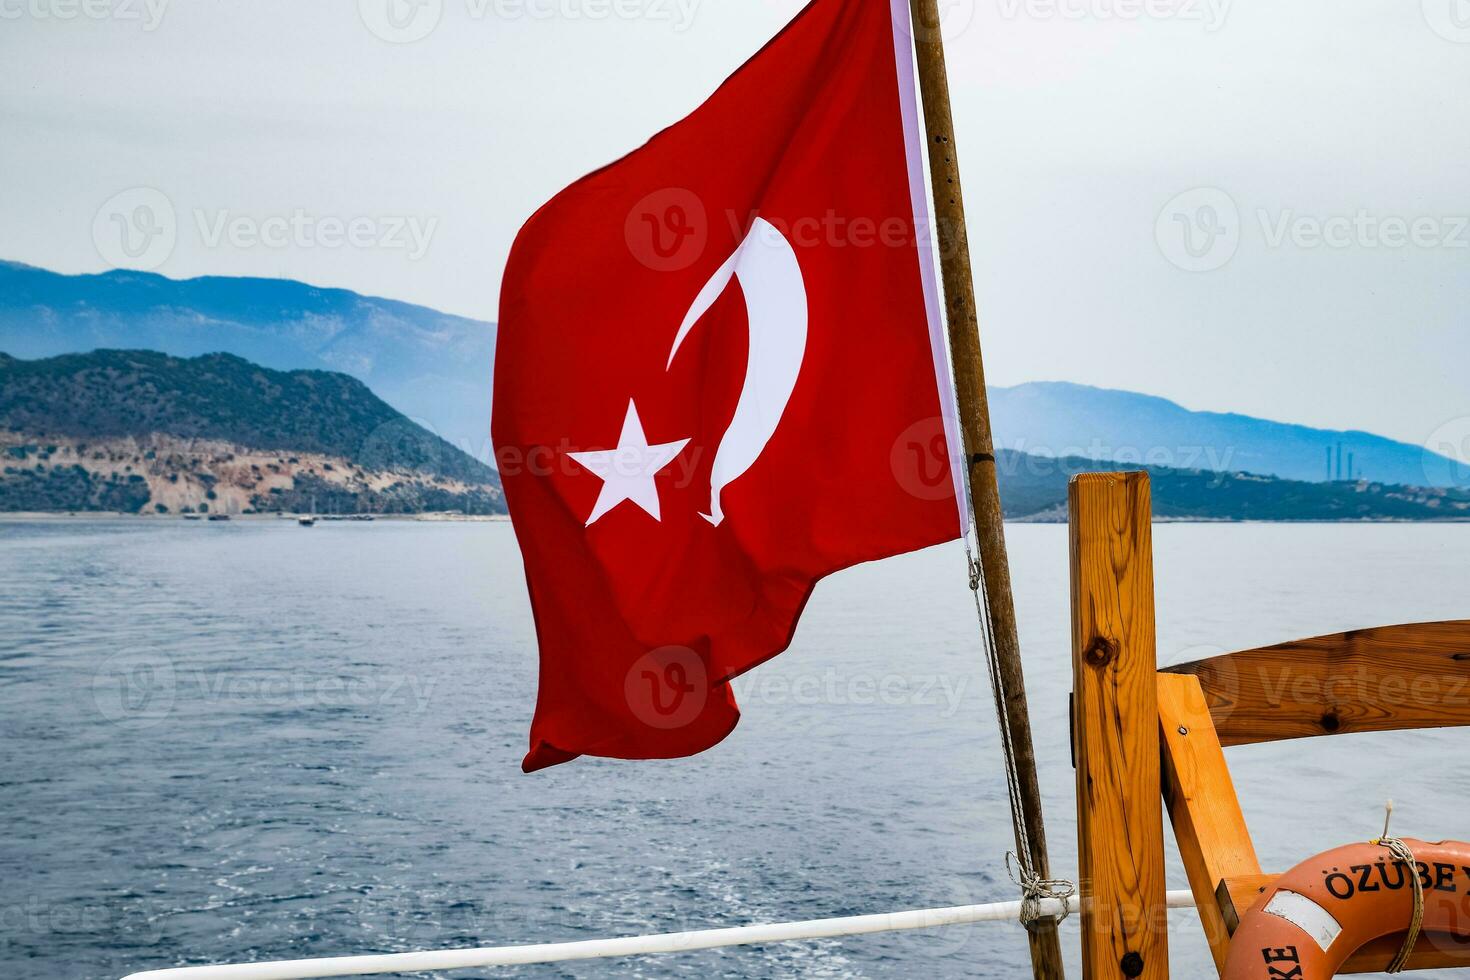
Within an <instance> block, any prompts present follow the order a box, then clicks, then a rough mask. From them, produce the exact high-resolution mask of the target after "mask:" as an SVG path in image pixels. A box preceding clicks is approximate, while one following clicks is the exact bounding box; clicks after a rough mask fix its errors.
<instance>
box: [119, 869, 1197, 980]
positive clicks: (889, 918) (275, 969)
mask: <svg viewBox="0 0 1470 980" xmlns="http://www.w3.org/2000/svg"><path fill="white" fill-rule="evenodd" d="M1066 904H1067V910H1068V911H1070V912H1075V911H1077V908H1078V904H1077V899H1076V898H1075V897H1073V898H1071V899H1068V900H1067V903H1066ZM1168 906H1169V908H1171V909H1182V908H1194V907H1195V906H1194V896H1193V895H1191V894H1190V893H1189V892H1188V891H1171V892H1169V894H1168ZM1061 911H1062V901H1061V900H1059V899H1055V898H1050V899H1044V900H1043V901H1042V903H1041V913H1042V914H1043V915H1058V914H1060V913H1061ZM1020 915H1021V903H1020V902H993V903H991V904H989V905H957V906H953V907H951V908H941V909H916V910H913V911H910V912H885V913H879V914H877V915H852V916H846V917H843V918H837V919H809V920H807V921H805V922H777V923H773V924H771V925H761V926H738V927H735V928H731V929H701V930H697V931H695V932H666V933H661V934H659V935H653V936H626V937H623V938H621V939H588V940H584V941H582V942H574V943H544V944H540V945H535V946H490V947H485V948H482V949H446V950H436V951H430V952H423V953H388V954H385V955H379V956H335V957H331V958H329V959H315V960H280V961H277V962H274V963H245V964H238V965H233V966H186V967H179V968H177V969H172V970H149V971H147V972H145V973H134V974H131V975H130V976H128V977H125V978H124V980H309V978H312V977H361V976H370V975H371V976H383V975H387V974H394V973H415V972H420V971H424V970H464V969H470V968H473V967H485V966H523V965H525V964H528V963H560V962H564V961H566V960H591V959H599V958H602V957H607V956H641V955H646V954H649V953H686V952H689V951H691V950H696V949H716V948H718V947H721V946H747V945H753V944H757V943H781V942H789V941H791V940H794V939H828V938H831V937H834V936H861V935H867V934H869V933H874V932H899V931H902V930H905V929H933V928H936V927H938V926H958V925H965V924H967V923H971V922H1015V921H1018V920H1019V918H1020Z"/></svg>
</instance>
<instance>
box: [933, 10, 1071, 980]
mask: <svg viewBox="0 0 1470 980" xmlns="http://www.w3.org/2000/svg"><path fill="white" fill-rule="evenodd" d="M910 11H911V13H912V16H913V34H914V49H915V54H916V56H917V63H918V68H919V87H920V90H921V93H922V97H923V102H924V129H925V135H926V142H927V144H928V148H929V178H930V182H931V185H932V187H933V192H934V212H935V214H934V216H935V219H936V220H935V225H936V231H937V233H938V243H939V262H940V277H941V279H942V281H943V283H944V306H945V315H946V320H947V323H948V329H949V349H950V355H951V359H952V360H953V362H954V373H955V378H954V381H955V389H956V392H957V394H958V401H959V422H960V430H961V433H962V435H963V437H964V444H965V461H966V467H967V469H968V470H969V475H970V507H971V511H972V512H973V514H974V519H975V528H976V534H977V538H978V540H979V545H980V566H981V569H982V572H983V574H984V583H985V598H986V602H987V603H988V604H989V606H990V619H991V629H992V631H993V633H994V638H995V655H996V661H997V663H998V666H999V669H1000V673H1001V678H1002V680H1003V681H1004V683H1005V690H1006V703H1005V705H1004V706H1003V710H1004V712H1005V716H1006V721H1007V724H1008V726H1009V728H1010V731H1011V734H1012V741H1013V744H1014V748H1015V756H1016V775H1017V778H1018V780H1019V782H1020V791H1021V813H1020V814H1018V816H1019V818H1020V820H1021V821H1022V822H1023V825H1024V826H1025V828H1026V834H1027V836H1028V837H1029V840H1030V847H1029V849H1028V853H1027V857H1028V859H1029V862H1030V865H1031V867H1032V868H1033V869H1035V871H1036V873H1037V874H1039V875H1041V876H1042V877H1043V878H1048V877H1050V876H1051V868H1050V863H1049V862H1048V860H1047V856H1046V828H1045V826H1044V825H1043V824H1042V819H1041V790H1040V788H1039V786H1038V785H1037V781H1036V754H1035V752H1034V750H1033V749H1032V746H1031V718H1030V712H1029V710H1028V708H1027V705H1026V681H1025V677H1024V676H1023V674H1022V671H1021V643H1020V640H1019V638H1018V637H1017V635H1016V610H1015V604H1014V602H1013V601H1012V598H1011V572H1010V565H1009V564H1008V562H1007V559H1006V540H1005V525H1004V523H1003V521H1002V518H1001V509H1000V489H999V486H998V485H997V482H996V472H995V446H994V440H993V437H992V436H991V431H990V406H989V404H988V403H987V401H986V396H985V368H984V365H983V363H982V362H981V359H980V326H979V321H978V318H977V316H976V312H975V286H974V282H973V281H972V279H971V273H970V243H969V239H968V236H967V235H966V232H965V202H964V198H963V197H962V196H961V194H960V166H959V156H958V154H957V153H956V152H955V140H954V120H953V118H952V115H951V112H950V104H949V77H948V75H947V73H946V70H945V64H944V41H943V39H942V37H941V36H940V26H939V9H938V3H937V0H910ZM1016 847H1017V849H1018V850H1019V849H1020V848H1021V847H1022V844H1021V842H1020V840H1017V842H1016ZM1028 935H1029V937H1030V943H1031V965H1032V969H1033V971H1034V973H1035V975H1036V978H1037V980H1063V978H1064V977H1065V973H1064V969H1063V966H1062V951H1061V946H1060V944H1059V943H1058V941H1057V928H1056V922H1055V920H1053V919H1051V918H1044V919H1041V920H1039V921H1037V922H1035V923H1032V925H1031V927H1030V928H1029V929H1028Z"/></svg>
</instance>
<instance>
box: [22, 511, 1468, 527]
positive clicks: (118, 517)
mask: <svg viewBox="0 0 1470 980" xmlns="http://www.w3.org/2000/svg"><path fill="white" fill-rule="evenodd" d="M311 516H312V515H311V514H282V513H269V514H230V515H229V518H230V522H234V521H250V522H263V521H291V522H294V521H297V520H299V519H300V518H303V517H311ZM315 516H316V519H317V522H318V523H321V524H369V523H374V522H377V521H392V522H394V523H414V522H417V523H420V524H501V523H505V524H508V523H510V517H509V515H506V514H455V513H443V512H435V513H425V514H372V515H365V516H370V517H371V518H372V520H371V521H368V520H365V519H363V518H361V517H357V516H356V515H352V514H341V515H335V514H333V515H328V514H317V515H315ZM209 517H210V515H208V514H193V515H184V514H132V513H127V512H124V511H102V510H91V511H54V512H53V511H13V512H0V524H4V523H7V522H10V523H16V524H21V523H40V522H43V521H137V522H139V523H150V522H151V523H158V524H165V523H170V524H171V523H181V522H185V521H192V522H194V523H199V524H207V523H210V521H209ZM214 523H217V524H218V523H228V522H221V521H215V522H214ZM1005 523H1007V524H1056V525H1065V524H1066V521H1065V520H1056V519H1052V518H1049V517H1043V518H1035V517H1007V518H1006V519H1005ZM1153 523H1155V524H1426V525H1427V524H1470V517H1435V518H1394V517H1370V518H1353V517H1345V518H1341V519H1338V520H1308V519H1281V520H1265V519H1261V518H1254V517H1251V518H1238V517H1169V516H1165V517H1160V516H1158V515H1155V516H1154V519H1153Z"/></svg>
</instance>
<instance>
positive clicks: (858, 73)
mask: <svg viewBox="0 0 1470 980" xmlns="http://www.w3.org/2000/svg"><path fill="white" fill-rule="evenodd" d="M908 31H909V20H908V3H907V0H892V2H891V3H890V2H888V0H814V2H813V3H811V4H810V5H809V6H807V7H806V9H805V10H803V12H802V13H801V14H800V16H798V17H797V18H796V19H795V20H794V21H793V22H792V23H791V24H789V25H788V26H787V27H786V28H785V30H783V31H782V32H781V33H780V34H779V35H777V37H776V38H775V39H774V40H772V41H771V42H770V43H769V44H768V45H767V46H766V47H765V48H764V49H763V50H762V51H761V52H760V53H758V54H757V55H756V56H755V57H754V58H752V59H751V60H750V61H749V62H747V63H746V64H745V65H744V66H743V67H741V68H740V69H739V70H738V71H737V72H736V73H735V74H734V75H732V76H731V77H730V78H729V79H728V80H727V81H726V82H725V83H724V84H723V85H722V86H720V88H719V89H718V90H717V91H716V92H715V93H714V94H713V95H712V96H710V98H709V99H708V100H707V101H706V102H705V103H704V104H703V105H701V106H700V107H699V108H697V109H696V110H694V112H693V113H692V114H691V115H689V116H688V117H687V118H685V119H683V120H682V121H680V122H678V123H676V124H674V125H673V126H671V127H670V128H668V129H666V130H664V131H663V132H661V133H659V134H658V135H657V136H655V137H654V138H653V139H652V140H650V141H649V142H648V143H647V144H646V145H644V146H643V147H641V148H640V149H638V150H635V151H634V152H632V153H630V154H629V155H628V156H626V157H624V158H623V159H621V160H619V161H617V162H616V163H613V164H611V165H609V166H607V167H604V168H603V169H601V170H599V171H597V172H595V173H593V174H591V175H589V176H587V177H584V178H583V179H581V180H579V181H577V182H576V183H575V184H573V185H572V186H570V187H568V188H567V189H566V190H564V191H562V192H561V193H560V194H558V195H557V196H556V197H555V198H553V199H552V200H551V201H550V202H549V203H548V204H546V205H545V206H544V207H542V208H541V209H540V210H539V211H537V212H536V213H535V214H534V215H533V216H532V217H531V219H530V220H529V221H528V222H527V223H526V225H525V227H524V228H522V229H521V232H520V234H519V236H518V237H517V238H516V242H515V245H514V247H513V248H512V250H511V255H510V260H509V263H508V265H507V267H506V271H505V280H504V287H503V291H502V294H501V301H500V311H501V313H500V316H501V318H500V325H499V339H498V342H497V348H496V359H495V409H494V420H493V424H492V433H493V437H494V442H495V447H496V459H497V463H498V465H499V468H500V474H501V478H502V480H503V483H504V486H505V495H506V502H507V503H508V505H509V508H510V514H511V518H512V520H513V521H514V523H515V529H516V535H517V538H518V539H519V541H520V545H521V551H522V554H523V556H524V559H525V566H526V578H527V581H528V583H529V586H530V592H531V603H532V608H533V609H534V611H535V618H536V630H537V635H538V638H539V641H540V647H541V675H540V693H539V697H538V699H537V704H536V714H535V718H534V720H533V721H532V724H531V747H530V752H529V753H528V754H527V756H526V758H525V762H524V763H523V768H525V770H526V771H528V772H530V771H532V770H535V769H540V768H544V767H546V766H551V765H555V764H557V763H560V762H565V761H567V760H569V759H573V758H575V757H576V756H578V755H581V754H588V755H599V756H611V757H617V758H629V759H650V758H670V757H674V756H683V755H690V754H692V753H695V752H699V751H701V750H703V749H706V748H708V747H709V746H711V745H714V744H715V743H716V742H718V741H720V740H721V739H722V738H724V737H725V736H726V735H727V734H729V733H730V731H731V730H732V729H733V728H734V726H735V723H736V721H737V720H738V719H739V716H740V713H739V710H738V708H737V707H736V704H735V699H734V697H733V695H732V693H731V690H730V686H729V683H728V682H729V680H730V679H731V678H733V677H734V676H736V675H737V674H740V673H741V672H742V671H746V670H749V669H750V668H751V667H754V666H755V665H757V664H759V663H761V662H762V661H764V660H766V659H768V658H770V657H772V656H774V655H775V654H777V653H779V652H780V651H782V650H784V649H785V648H786V647H787V645H788V644H789V643H790V642H791V638H792V634H793V632H794V631H795V629H796V622H797V618H798V617H799V616H800V614H801V610H802V607H803V606H804V605H805V604H806V601H807V598H808V597H809V596H810V595H811V591H812V588H813V587H814V585H815V584H816V582H817V580H818V579H820V578H822V577H823V576H824V575H827V574H829V573H830V572H834V571H836V570H838V569H841V568H845V567H847V566H849V565H853V564H856V563H857V562H862V561H868V560H871V559H875V558H882V557H885V556H889V555H895V554H899V553H902V552H906V551H911V550H913V549H916V548H922V547H925V546H928V545H932V544H936V543H938V542H941V541H946V540H950V539H952V538H955V537H957V536H958V535H959V534H960V532H961V525H962V521H963V520H964V518H963V516H962V511H961V508H960V507H959V506H958V500H957V493H956V485H957V481H956V474H957V472H958V470H957V468H956V466H955V465H954V464H955V463H956V462H957V458H956V453H955V451H952V449H951V447H956V446H957V445H958V442H957V436H956V434H955V433H956V428H955V425H954V413H953V408H952V406H953V399H952V394H951V389H950V382H949V375H948V367H947V361H946V358H945V354H944V350H945V348H944V344H943V337H942V333H941V325H940V321H939V314H938V295H937V289H936V286H935V281H934V272H933V261H932V255H933V252H932V246H931V241H930V237H929V232H928V217H927V214H928V211H927V204H926V202H925V196H924V186H925V185H924V170H923V158H922V151H921V137H920V135H919V125H918V112H917V106H916V101H915V98H914V73H913V69H912V60H911V59H912V54H911V52H912V42H911V39H910V36H909V34H908ZM941 393H942V394H941Z"/></svg>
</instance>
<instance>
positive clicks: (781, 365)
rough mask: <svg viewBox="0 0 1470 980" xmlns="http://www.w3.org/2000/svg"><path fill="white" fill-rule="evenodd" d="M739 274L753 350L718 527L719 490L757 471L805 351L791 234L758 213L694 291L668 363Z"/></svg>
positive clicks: (724, 461)
mask: <svg viewBox="0 0 1470 980" xmlns="http://www.w3.org/2000/svg"><path fill="white" fill-rule="evenodd" d="M732 277H734V278H738V279H739V280H740V289H741V291H742V292H743V293H744V294H745V310H746V318H747V320H748V321H749V330H750V353H749V355H748V357H747V360H746V365H745V383H744V385H743V386H742V387H741V389H740V400H739V402H738V403H737V404H736V405H735V414H734V416H733V417H732V418H731V419H730V427H729V428H728V429H726V430H725V435H724V437H723V438H722V439H721V440H720V445H719V448H718V449H717V450H716V451H715V462H714V467H713V469H712V471H711V472H710V507H709V513H708V514H702V515H700V516H702V517H703V518H704V519H705V520H707V521H709V522H710V523H711V524H715V525H718V524H719V523H720V522H721V521H723V520H724V519H725V512H724V508H723V507H722V506H721V504H720V492H721V491H722V490H723V489H724V488H725V487H727V486H729V485H730V484H731V483H733V482H734V481H735V480H737V479H739V478H740V476H741V475H742V474H743V473H744V472H745V471H746V470H748V469H750V467H751V465H752V464H753V463H754V462H755V461H756V459H758V458H759V457H760V454H761V450H763V449H765V447H766V443H768V442H769V441H770V440H771V436H772V435H774V434H775V432H776V426H778V425H779V424H780V422H781V416H782V415H783V414H784V413H785V411H786V403H787V402H788V401H790V400H791V392H792V390H793V389H795V387H796V378H797V375H798V374H800V373H801V364H802V359H803V358H804V357H805V355H806V334H807V297H806V283H805V282H804V281H803V279H802V277H801V265H800V263H798V262H797V260H796V252H795V251H794V250H793V249H792V248H791V243H790V242H788V241H787V240H786V236H784V235H782V234H781V232H780V231H779V230H777V228H776V227H775V226H774V225H772V224H771V223H770V222H768V221H766V220H765V219H764V218H756V219H755V223H754V224H753V225H752V226H751V229H750V231H749V232H748V233H747V234H746V236H745V240H744V241H742V242H741V243H740V245H739V247H737V248H736V249H735V253H734V254H733V255H731V256H730V257H729V258H728V259H726V260H725V262H724V264H723V265H721V266H720V267H719V268H718V269H716V270H715V273H714V275H712V276H710V278H709V281H708V282H706V283H705V284H704V287H703V288H702V289H700V291H699V294H698V295H696V296H695V297H694V302H693V304H692V305H691V306H690V307H689V312H688V313H686V314H685V315H684V322H683V323H681V324H679V332H678V334H676V335H675V337H674V345H673V347H672V349H670V351H669V361H668V365H667V366H666V369H667V367H673V364H674V356H675V355H676V354H678V353H679V347H680V345H681V344H683V343H684V338H685V337H687V336H689V332H690V331H691V330H693V329H694V325H695V324H696V323H698V322H699V318H700V317H702V316H704V314H705V312H706V311H708V310H709V308H710V307H711V306H713V305H714V302H715V300H717V299H719V298H720V296H721V294H723V293H724V291H725V287H727V286H728V285H729V284H730V279H731V278H732Z"/></svg>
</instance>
